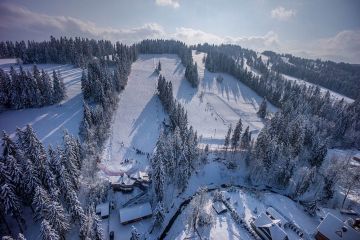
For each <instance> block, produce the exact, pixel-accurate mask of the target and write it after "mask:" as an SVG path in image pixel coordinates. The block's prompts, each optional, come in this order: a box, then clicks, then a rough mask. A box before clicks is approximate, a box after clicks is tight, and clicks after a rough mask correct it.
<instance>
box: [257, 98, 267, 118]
mask: <svg viewBox="0 0 360 240" xmlns="http://www.w3.org/2000/svg"><path fill="white" fill-rule="evenodd" d="M257 113H258V115H259V117H260V118H265V117H266V114H267V101H266V99H265V98H264V99H263V101H262V102H261V104H260V106H259V110H258V112H257Z"/></svg>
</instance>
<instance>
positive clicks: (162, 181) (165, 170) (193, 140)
mask: <svg viewBox="0 0 360 240" xmlns="http://www.w3.org/2000/svg"><path fill="white" fill-rule="evenodd" d="M157 90H158V96H159V98H160V100H161V102H162V104H163V106H164V109H165V111H166V112H167V113H168V114H169V126H168V129H165V130H164V131H163V132H161V134H160V136H159V139H158V141H157V143H156V150H155V153H154V155H153V157H152V159H151V168H152V185H153V190H154V195H155V199H154V201H155V202H156V203H157V206H156V211H155V214H154V218H155V224H158V225H160V224H161V222H162V220H163V217H164V213H163V208H164V203H163V201H164V197H165V192H166V191H167V190H168V188H167V186H168V185H169V184H173V186H176V187H177V188H178V189H180V190H181V191H184V190H185V188H186V186H187V183H188V179H189V177H190V175H191V172H192V168H193V164H194V162H195V161H196V159H197V157H198V155H199V150H198V148H197V144H198V139H197V133H196V132H195V131H194V129H193V128H192V126H189V124H188V119H187V113H186V111H185V109H184V107H183V106H182V105H181V104H180V103H179V102H177V101H176V100H175V99H174V97H173V92H172V84H171V82H168V81H166V80H165V78H164V77H163V76H161V75H160V76H159V79H158V85H157Z"/></svg>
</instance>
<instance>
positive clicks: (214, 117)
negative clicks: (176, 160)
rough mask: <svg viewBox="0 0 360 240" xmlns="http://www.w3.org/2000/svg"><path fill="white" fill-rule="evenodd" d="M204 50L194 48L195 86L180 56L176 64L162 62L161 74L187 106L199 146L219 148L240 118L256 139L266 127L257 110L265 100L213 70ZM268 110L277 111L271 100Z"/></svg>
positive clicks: (174, 60)
mask: <svg viewBox="0 0 360 240" xmlns="http://www.w3.org/2000/svg"><path fill="white" fill-rule="evenodd" d="M203 58H204V53H201V52H196V51H193V59H194V61H195V62H196V63H197V65H198V73H199V78H200V84H199V86H198V88H197V89H195V88H192V87H191V85H190V83H189V82H188V81H187V80H186V79H185V78H184V72H185V69H184V67H183V66H182V65H181V62H180V59H179V58H178V57H177V56H175V57H174V59H173V65H175V66H176V67H175V66H171V65H170V66H169V65H168V64H163V62H162V65H165V66H163V69H162V71H161V74H163V75H164V76H165V78H166V79H167V80H170V81H171V82H172V84H173V92H174V96H175V98H176V99H177V100H179V101H180V102H181V104H182V105H183V106H184V107H185V109H186V110H187V112H188V119H189V123H190V125H191V126H193V127H194V129H195V130H196V131H197V133H198V136H201V139H200V145H202V146H204V145H206V144H209V146H210V148H212V149H214V148H219V147H221V146H222V145H223V144H224V142H223V141H224V138H225V135H226V132H227V130H228V127H229V125H230V124H231V125H232V126H233V127H235V125H236V123H237V121H238V120H239V118H241V119H242V123H243V129H245V128H246V127H247V126H249V128H250V131H252V133H253V135H252V136H253V138H256V137H257V134H258V132H259V131H260V130H261V129H262V128H263V127H264V122H263V120H261V119H260V118H259V117H258V116H257V114H256V112H257V111H258V108H259V105H260V103H261V101H262V97H260V96H259V95H257V94H256V93H255V92H254V91H253V90H252V89H250V88H249V87H247V86H246V85H244V84H243V83H241V82H240V81H239V80H237V79H235V78H234V77H232V76H230V75H229V74H226V73H211V72H209V71H208V70H206V69H205V65H204V63H203V62H202V59H203ZM219 74H220V75H221V76H222V77H223V81H222V82H221V83H219V82H217V81H216V78H217V76H218V75H219ZM268 111H270V112H275V111H277V108H275V107H274V106H273V105H271V104H270V103H269V104H268Z"/></svg>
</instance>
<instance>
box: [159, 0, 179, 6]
mask: <svg viewBox="0 0 360 240" xmlns="http://www.w3.org/2000/svg"><path fill="white" fill-rule="evenodd" d="M155 3H156V4H157V5H159V6H170V7H173V8H178V7H180V3H179V0H155Z"/></svg>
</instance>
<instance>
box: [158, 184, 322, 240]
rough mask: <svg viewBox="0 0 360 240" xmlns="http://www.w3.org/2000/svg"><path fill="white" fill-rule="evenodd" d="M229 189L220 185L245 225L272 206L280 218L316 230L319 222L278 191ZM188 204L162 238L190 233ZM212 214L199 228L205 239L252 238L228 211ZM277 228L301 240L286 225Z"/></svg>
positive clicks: (294, 238) (306, 228)
mask: <svg viewBox="0 0 360 240" xmlns="http://www.w3.org/2000/svg"><path fill="white" fill-rule="evenodd" d="M231 189H232V188H231V187H230V188H220V190H221V191H222V192H223V193H226V194H228V196H229V197H230V200H229V202H230V204H231V205H232V206H233V207H234V209H235V210H236V211H237V213H238V214H239V215H240V216H244V218H243V219H244V220H245V222H246V223H247V224H248V225H250V223H251V222H252V221H253V219H255V218H256V217H257V216H258V215H261V214H265V211H266V209H268V208H269V207H272V208H274V209H276V211H277V212H278V213H279V214H280V215H281V216H283V218H285V217H286V218H287V219H289V221H291V222H293V223H295V224H297V225H299V226H300V228H301V229H302V230H303V231H304V232H305V233H306V234H308V235H309V236H311V235H312V234H314V233H315V231H316V227H317V226H318V224H319V221H318V220H317V219H315V218H312V217H310V216H309V215H307V214H306V213H305V212H304V211H303V210H302V209H301V207H300V206H299V205H297V204H296V203H295V202H293V201H292V200H291V199H289V198H287V197H285V196H282V195H280V194H276V193H271V192H266V191H256V190H252V189H251V188H249V189H247V188H238V187H235V189H236V190H235V191H234V190H231ZM233 189H234V188H233ZM206 196H207V198H208V199H211V198H212V197H211V193H207V195H206ZM190 205H191V204H189V205H188V206H187V207H186V208H185V209H184V210H183V211H182V214H181V215H180V216H178V218H177V219H176V221H175V223H174V225H173V227H172V228H171V230H170V232H169V233H168V234H167V237H166V238H165V239H184V237H186V236H187V237H189V236H191V235H193V233H192V231H190V229H189V226H188V225H187V224H188V218H189V211H190V209H189V206H190ZM211 205H212V204H211V201H210V200H209V201H208V203H207V204H205V206H204V209H208V207H209V206H211ZM210 208H211V207H210ZM209 213H211V212H209ZM212 216H213V224H212V225H211V226H210V227H208V228H209V229H206V231H205V230H203V231H202V230H201V229H200V230H199V232H200V233H202V232H206V233H207V234H206V236H207V237H208V239H232V238H234V237H235V238H240V239H252V238H251V237H250V235H249V234H248V232H247V231H246V230H245V229H244V228H242V227H241V226H240V225H238V224H236V223H235V222H234V220H233V219H232V218H231V215H230V212H229V211H228V212H225V213H223V214H221V215H218V214H216V213H215V211H213V213H212ZM267 218H268V217H267ZM268 219H269V218H268ZM280 221H281V220H280ZM264 224H267V223H264ZM280 230H281V232H284V233H286V235H287V236H288V237H289V239H290V240H297V239H300V237H298V236H297V235H296V233H295V232H293V231H292V230H291V229H289V228H286V229H282V228H280ZM276 231H277V230H276ZM279 232H280V231H277V233H279ZM196 239H198V238H196ZM274 239H280V238H274Z"/></svg>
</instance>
